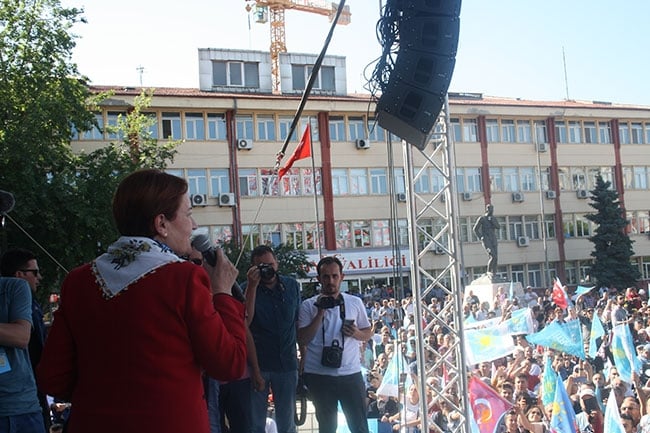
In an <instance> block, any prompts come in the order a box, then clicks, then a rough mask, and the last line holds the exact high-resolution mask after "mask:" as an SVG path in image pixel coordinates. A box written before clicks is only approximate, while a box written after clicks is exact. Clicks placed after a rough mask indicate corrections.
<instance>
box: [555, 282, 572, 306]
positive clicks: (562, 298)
mask: <svg viewBox="0 0 650 433" xmlns="http://www.w3.org/2000/svg"><path fill="white" fill-rule="evenodd" d="M551 299H552V300H553V302H554V303H555V305H557V306H558V307H560V308H561V309H563V310H566V309H567V307H568V306H569V302H568V300H567V297H566V293H564V288H563V287H562V283H560V280H559V278H556V279H555V283H553V294H552V295H551Z"/></svg>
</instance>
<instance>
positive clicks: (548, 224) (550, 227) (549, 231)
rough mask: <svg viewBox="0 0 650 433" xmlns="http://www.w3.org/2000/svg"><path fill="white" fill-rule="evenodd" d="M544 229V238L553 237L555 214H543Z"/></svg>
mask: <svg viewBox="0 0 650 433" xmlns="http://www.w3.org/2000/svg"><path fill="white" fill-rule="evenodd" d="M544 229H545V230H546V238H547V239H554V238H555V215H545V216H544Z"/></svg>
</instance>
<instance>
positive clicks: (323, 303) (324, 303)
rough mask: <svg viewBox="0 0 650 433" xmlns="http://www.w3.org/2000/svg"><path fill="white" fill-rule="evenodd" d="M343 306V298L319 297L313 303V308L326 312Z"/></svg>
mask: <svg viewBox="0 0 650 433" xmlns="http://www.w3.org/2000/svg"><path fill="white" fill-rule="evenodd" d="M342 304H343V298H341V297H337V298H333V297H331V296H319V297H318V299H316V302H315V303H314V305H315V306H317V307H318V308H320V309H322V310H327V309H330V308H334V307H338V306H339V305H342Z"/></svg>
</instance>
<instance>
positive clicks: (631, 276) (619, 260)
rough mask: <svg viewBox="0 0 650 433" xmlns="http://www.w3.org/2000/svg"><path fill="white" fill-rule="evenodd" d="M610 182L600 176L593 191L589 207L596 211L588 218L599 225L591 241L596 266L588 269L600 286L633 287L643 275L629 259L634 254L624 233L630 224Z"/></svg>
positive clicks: (630, 243) (630, 242) (629, 240)
mask: <svg viewBox="0 0 650 433" xmlns="http://www.w3.org/2000/svg"><path fill="white" fill-rule="evenodd" d="M610 186H611V182H609V181H607V182H605V181H604V180H603V178H602V177H601V176H600V175H598V176H597V177H596V188H595V189H594V190H592V191H590V192H591V200H592V201H591V202H590V203H589V205H590V206H591V207H592V208H594V209H595V210H596V213H594V214H588V215H586V218H587V219H588V220H589V221H592V222H593V223H595V224H596V225H597V227H596V230H595V234H594V235H593V236H591V237H590V238H589V240H590V241H591V242H592V243H593V244H594V250H593V251H592V252H591V256H592V257H594V264H593V265H592V267H591V269H590V270H589V275H590V278H591V280H592V281H593V282H594V283H596V284H598V286H600V287H615V288H618V289H624V288H626V287H629V286H634V285H635V284H636V282H637V281H638V279H639V278H640V277H641V274H640V272H639V270H638V269H637V267H635V266H634V265H633V264H632V263H631V262H630V258H631V257H632V256H633V255H634V250H633V249H632V243H633V242H634V241H632V240H631V239H630V238H629V236H628V235H627V234H626V233H625V229H626V227H627V225H628V224H629V221H627V220H626V219H625V218H624V216H623V215H624V211H623V209H622V208H621V205H620V202H619V200H618V192H616V191H614V190H612V189H610Z"/></svg>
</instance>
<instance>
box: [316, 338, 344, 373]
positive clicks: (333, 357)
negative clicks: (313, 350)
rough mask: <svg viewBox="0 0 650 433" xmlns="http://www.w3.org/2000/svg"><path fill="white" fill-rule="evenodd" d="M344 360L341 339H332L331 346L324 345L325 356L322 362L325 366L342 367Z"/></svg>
mask: <svg viewBox="0 0 650 433" xmlns="http://www.w3.org/2000/svg"><path fill="white" fill-rule="evenodd" d="M342 360H343V348H342V347H341V346H340V345H339V340H334V341H332V345H331V346H325V347H323V356H322V357H321V360H320V363H321V364H322V365H323V367H329V368H341V361H342Z"/></svg>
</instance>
